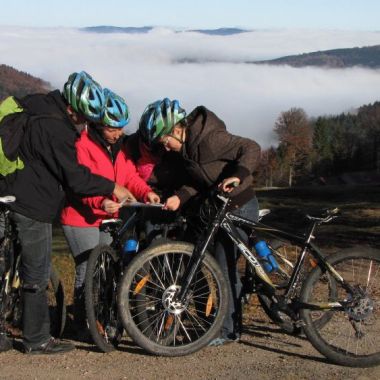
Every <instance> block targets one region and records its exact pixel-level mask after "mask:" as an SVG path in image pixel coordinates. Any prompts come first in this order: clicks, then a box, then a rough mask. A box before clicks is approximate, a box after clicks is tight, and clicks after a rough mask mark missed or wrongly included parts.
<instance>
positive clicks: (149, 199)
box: [145, 191, 160, 203]
mask: <svg viewBox="0 0 380 380" xmlns="http://www.w3.org/2000/svg"><path fill="white" fill-rule="evenodd" d="M145 199H146V203H160V197H159V195H158V194H156V193H155V192H154V191H149V193H148V194H147V195H146V197H145Z"/></svg>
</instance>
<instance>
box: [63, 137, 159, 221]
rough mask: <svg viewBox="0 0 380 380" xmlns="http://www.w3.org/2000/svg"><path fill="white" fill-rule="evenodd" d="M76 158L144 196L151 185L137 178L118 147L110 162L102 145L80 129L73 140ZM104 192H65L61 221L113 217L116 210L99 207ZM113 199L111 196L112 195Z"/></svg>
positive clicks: (122, 151) (138, 194) (125, 156)
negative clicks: (94, 194)
mask: <svg viewBox="0 0 380 380" xmlns="http://www.w3.org/2000/svg"><path fill="white" fill-rule="evenodd" d="M76 149H77V158H78V162H79V163H80V164H82V165H84V166H87V167H88V168H89V169H90V171H91V172H92V173H94V174H99V175H101V176H103V177H106V178H108V179H110V180H112V181H114V182H116V183H118V184H119V185H122V186H125V187H126V188H128V189H129V190H130V191H131V192H132V194H133V195H134V196H135V197H136V198H138V199H141V200H145V198H146V195H147V194H148V192H150V191H152V189H151V188H150V187H149V186H148V185H147V184H146V182H145V181H144V180H142V179H141V178H140V176H139V175H138V173H137V171H136V167H135V165H134V163H133V162H132V160H131V159H129V157H128V156H127V155H126V153H125V151H124V150H123V149H122V150H120V151H119V152H118V153H117V156H116V158H115V160H114V162H112V160H111V157H110V155H109V154H108V152H106V151H105V148H104V147H102V146H100V145H99V144H98V143H96V142H95V141H93V140H91V138H90V137H89V136H88V133H87V131H83V132H82V133H81V137H80V138H79V139H78V141H77V143H76ZM104 199H105V197H104V196H97V197H85V198H80V197H78V196H74V195H71V196H68V197H67V201H66V205H65V207H64V209H63V210H62V214H61V223H62V224H66V225H70V226H77V227H94V226H99V225H100V222H101V220H103V219H109V218H111V217H117V214H113V215H110V214H107V213H106V212H105V211H104V210H102V209H101V205H102V202H103V200H104ZM114 200H115V199H114Z"/></svg>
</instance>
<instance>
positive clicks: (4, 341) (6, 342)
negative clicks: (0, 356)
mask: <svg viewBox="0 0 380 380" xmlns="http://www.w3.org/2000/svg"><path fill="white" fill-rule="evenodd" d="M12 348H13V343H12V340H11V339H9V338H8V337H7V335H6V334H0V352H5V351H9V350H11V349H12Z"/></svg>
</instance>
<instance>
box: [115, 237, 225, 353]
mask: <svg viewBox="0 0 380 380" xmlns="http://www.w3.org/2000/svg"><path fill="white" fill-rule="evenodd" d="M193 249H194V246H193V245H192V244H189V243H184V242H168V243H162V244H160V245H155V246H154V247H152V248H147V249H146V250H145V251H143V252H141V253H139V254H138V256H136V257H135V259H134V260H133V261H132V263H131V264H130V266H129V267H128V269H127V271H126V272H125V274H124V275H123V277H122V279H121V281H120V285H119V295H118V304H119V315H120V318H121V320H122V323H123V325H124V328H125V329H126V330H127V333H128V334H129V336H130V337H131V338H132V339H133V340H134V342H135V343H136V344H138V345H139V346H140V347H142V348H143V349H145V350H146V351H147V352H149V353H152V354H154V355H160V356H183V355H188V354H191V353H193V352H196V351H198V350H200V349H201V348H203V347H204V346H206V345H207V344H208V343H209V342H210V341H211V340H212V339H213V338H215V337H216V336H217V335H218V334H219V333H220V329H221V326H222V323H223V320H224V316H225V314H226V311H227V302H228V293H227V285H226V281H225V279H224V276H223V273H222V272H221V270H220V268H219V266H218V264H217V262H216V261H215V259H214V258H213V257H211V255H209V254H208V253H206V255H205V257H204V259H203V261H202V263H201V265H200V268H199V270H198V271H197V273H196V274H195V276H194V278H193V280H192V282H191V284H190V289H191V291H190V293H189V297H188V298H187V300H186V302H185V303H184V304H179V303H175V302H172V301H173V299H174V298H173V296H174V293H175V292H177V291H178V290H179V289H180V285H178V284H180V280H181V275H183V273H184V268H185V267H186V264H187V263H188V260H189V258H190V257H191V255H192V252H193ZM169 268H170V269H169ZM149 277H151V278H149ZM205 279H206V280H205ZM204 280H205V281H207V285H206V286H205V281H204ZM144 281H145V282H144ZM198 281H199V283H201V284H202V287H203V288H202V289H200V288H199V287H197V283H198ZM157 284H159V286H157ZM204 287H205V289H204ZM143 289H144V292H143V293H141V290H143ZM151 299H155V301H153V302H152V301H151ZM200 305H203V306H202V307H203V308H204V309H203V310H200V308H199V307H200ZM157 322H158V323H160V324H161V327H159V326H158V325H157Z"/></svg>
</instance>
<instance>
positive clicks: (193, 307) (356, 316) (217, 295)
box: [118, 194, 380, 367]
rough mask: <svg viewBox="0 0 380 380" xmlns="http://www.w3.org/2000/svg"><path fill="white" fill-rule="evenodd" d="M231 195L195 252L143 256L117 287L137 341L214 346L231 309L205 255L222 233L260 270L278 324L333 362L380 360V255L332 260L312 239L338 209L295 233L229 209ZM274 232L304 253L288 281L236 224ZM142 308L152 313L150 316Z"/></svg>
mask: <svg viewBox="0 0 380 380" xmlns="http://www.w3.org/2000/svg"><path fill="white" fill-rule="evenodd" d="M228 204H229V198H227V197H226V196H225V195H223V194H218V195H217V196H216V197H215V203H214V206H215V207H214V208H213V212H212V213H210V215H212V216H211V219H210V222H209V224H208V228H207V231H206V232H205V234H204V235H203V237H202V239H200V240H199V241H198V243H197V244H196V245H195V246H193V245H191V244H187V243H181V242H171V243H165V244H162V245H159V246H156V247H154V248H148V249H146V250H145V251H144V252H141V253H140V254H139V255H138V256H137V257H136V258H135V259H134V261H133V262H132V263H131V265H130V266H129V267H128V268H127V271H126V273H125V274H124V276H123V278H122V280H121V282H120V286H119V296H118V298H119V300H118V303H119V315H120V317H121V320H122V322H123V325H124V327H125V329H126V330H127V332H128V334H129V335H130V336H131V338H132V339H133V340H134V341H135V342H136V343H137V344H138V345H140V346H141V347H142V348H144V349H145V350H147V351H148V352H150V353H153V354H157V355H165V356H177V355H186V354H190V353H192V352H195V351H197V350H199V349H201V348H202V347H204V346H205V345H207V344H208V343H209V342H210V341H211V340H212V339H213V338H214V337H216V336H217V335H218V334H219V332H220V328H221V326H222V322H223V318H224V315H225V313H226V308H227V289H226V284H225V280H224V278H223V275H222V273H221V271H220V269H219V267H218V265H217V263H216V262H215V260H214V259H213V257H212V256H211V255H210V254H209V253H208V252H207V251H206V249H207V247H208V245H209V243H210V241H211V239H212V237H213V236H214V235H215V234H216V232H217V231H218V229H219V228H222V229H223V230H225V231H226V233H227V234H228V236H229V237H230V238H231V239H232V241H233V242H234V243H235V244H236V246H237V247H238V248H239V250H240V252H241V253H242V255H244V257H245V258H246V260H247V262H248V263H249V264H250V267H251V268H252V273H253V274H254V276H252V282H253V283H252V289H253V291H256V292H257V293H258V295H262V296H264V297H265V300H266V301H265V304H266V307H267V308H268V310H269V311H270V312H271V313H272V314H273V318H274V319H276V318H278V319H279V320H280V321H282V320H284V318H287V319H289V320H290V321H292V322H293V323H295V324H296V325H297V326H299V327H302V328H303V331H304V332H305V334H306V336H307V338H308V339H309V341H310V342H311V343H312V345H313V346H314V347H315V348H316V349H317V350H318V351H319V352H321V353H322V354H323V355H325V356H326V357H327V358H328V359H329V360H331V361H332V362H334V363H337V364H341V365H347V366H353V367H365V366H372V365H376V364H379V363H380V340H379V339H378V337H379V333H380V321H379V316H380V308H379V306H380V279H379V277H380V254H379V252H378V251H375V250H371V249H365V248H360V249H357V250H346V251H344V252H341V253H337V254H333V255H330V256H327V257H326V256H325V255H324V254H323V253H322V252H321V250H320V249H319V248H318V247H317V246H316V245H315V244H314V243H313V239H314V233H315V230H316V227H317V226H319V225H321V224H323V223H327V222H329V221H331V220H332V219H333V218H335V217H336V213H337V209H334V210H329V211H326V212H325V213H324V215H321V216H318V217H312V216H309V219H310V227H309V229H308V231H307V233H306V234H305V235H302V236H300V235H296V234H294V233H292V232H286V231H282V230H279V229H277V228H274V227H270V226H267V225H264V224H262V223H261V222H257V223H255V222H252V221H250V220H247V219H244V218H241V217H239V216H236V215H233V214H232V213H230V212H227V206H228ZM237 226H238V227H241V228H245V229H249V230H251V231H252V232H253V233H254V234H257V233H260V232H269V233H270V234H271V236H272V238H273V237H279V238H280V239H286V240H288V241H289V242H291V243H292V244H293V245H294V246H296V247H299V252H300V255H299V257H298V259H297V262H296V265H295V266H294V268H293V270H292V272H291V275H290V278H289V279H288V280H287V281H286V283H285V284H282V285H277V286H276V285H275V284H274V283H273V282H272V280H271V278H270V276H268V274H267V273H266V272H265V270H264V269H263V266H262V263H261V262H260V261H259V259H258V258H257V257H256V255H255V254H254V253H253V252H252V251H251V249H250V248H249V247H248V246H247V245H246V244H245V243H244V242H243V240H242V238H241V236H240V234H239V231H238V230H237V228H236V227H237ZM142 310H144V311H145V312H144V313H142Z"/></svg>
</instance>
